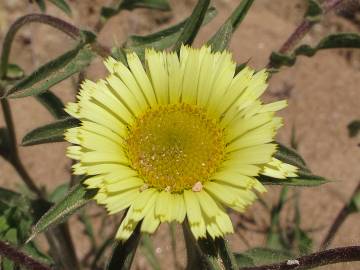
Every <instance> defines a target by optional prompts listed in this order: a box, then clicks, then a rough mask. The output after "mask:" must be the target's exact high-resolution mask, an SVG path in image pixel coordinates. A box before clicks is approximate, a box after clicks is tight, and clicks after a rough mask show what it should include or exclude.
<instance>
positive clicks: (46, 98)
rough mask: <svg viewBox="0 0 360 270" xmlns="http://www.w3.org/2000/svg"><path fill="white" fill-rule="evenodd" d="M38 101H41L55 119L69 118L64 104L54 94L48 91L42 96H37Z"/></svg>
mask: <svg viewBox="0 0 360 270" xmlns="http://www.w3.org/2000/svg"><path fill="white" fill-rule="evenodd" d="M35 98H36V100H37V101H39V102H40V103H41V104H42V105H43V106H44V107H45V108H46V109H47V110H48V111H49V112H50V114H51V115H52V116H53V117H54V118H55V119H61V118H65V117H67V116H68V114H67V113H66V112H65V111H64V104H63V103H62V101H61V99H60V98H58V97H57V96H56V95H55V94H54V93H53V92H51V91H47V92H44V93H42V94H40V95H37V96H35Z"/></svg>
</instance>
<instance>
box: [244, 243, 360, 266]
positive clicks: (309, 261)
mask: <svg viewBox="0 0 360 270" xmlns="http://www.w3.org/2000/svg"><path fill="white" fill-rule="evenodd" d="M354 261H360V246H349V247H342V248H335V249H329V250H325V251H320V252H317V253H313V254H310V255H306V256H303V257H299V258H297V259H295V260H286V261H283V262H280V263H277V264H269V265H261V266H254V267H243V268H240V269H241V270H300V269H309V268H314V267H319V266H323V265H329V264H334V263H340V262H354Z"/></svg>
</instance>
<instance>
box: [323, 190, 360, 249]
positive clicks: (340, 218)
mask: <svg viewBox="0 0 360 270" xmlns="http://www.w3.org/2000/svg"><path fill="white" fill-rule="evenodd" d="M359 191H360V183H359V184H358V185H357V186H356V188H355V190H354V192H353V194H352V196H351V198H350V201H351V200H352V198H353V197H354V196H355V195H356V194H357V193H358V192H359ZM352 213H353V211H352V209H351V208H350V207H349V203H346V204H345V205H344V207H343V208H342V209H341V210H340V212H339V213H338V215H337V216H336V218H335V220H334V223H333V224H332V225H331V227H330V229H329V231H328V233H327V235H326V236H325V238H324V240H323V242H322V243H321V245H320V250H325V249H326V248H328V246H329V245H330V244H331V242H332V240H333V239H334V236H335V235H336V233H337V231H338V230H339V228H340V227H341V225H342V224H343V223H344V221H345V220H346V218H347V217H348V216H349V215H350V214H352Z"/></svg>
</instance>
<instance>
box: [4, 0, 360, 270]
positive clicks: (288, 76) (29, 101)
mask: <svg viewBox="0 0 360 270" xmlns="http://www.w3.org/2000/svg"><path fill="white" fill-rule="evenodd" d="M30 2H31V1H30ZM30 2H29V1H25V0H2V1H0V43H2V42H3V38H4V36H5V33H6V31H7V30H8V28H9V26H10V25H11V23H13V22H14V21H15V20H16V19H17V18H18V17H20V16H23V15H25V14H28V13H34V12H40V10H39V8H38V6H37V5H36V4H33V3H30ZM169 2H170V6H171V9H172V10H171V11H166V12H162V11H156V10H145V9H137V10H134V11H131V12H130V11H123V12H121V14H119V15H117V16H115V17H113V18H111V19H110V20H109V21H108V23H107V24H106V25H105V26H104V28H103V29H102V31H101V32H100V35H99V41H100V42H101V43H102V44H104V45H106V46H108V47H112V46H115V45H121V44H122V43H123V42H125V41H126V39H127V37H128V36H129V35H131V34H138V35H144V34H148V33H151V32H155V31H158V30H160V29H162V28H165V27H167V26H169V25H172V24H174V23H176V22H179V21H181V20H183V19H184V18H186V17H187V16H189V14H190V13H191V10H192V8H193V7H194V5H195V4H196V1H195V0H184V1H176V0H170V1H169ZM238 2H239V1H237V0H215V1H213V6H215V7H216V9H217V11H218V15H217V16H216V17H215V18H214V19H213V20H212V21H211V23H209V24H207V25H206V26H204V27H203V28H202V30H201V32H200V34H199V36H198V38H197V39H196V42H195V46H200V45H201V44H203V42H204V41H206V40H207V39H208V38H209V37H211V36H212V35H213V33H214V32H215V31H216V29H217V28H218V27H219V26H220V25H221V24H222V23H223V22H224V21H225V19H226V18H227V17H228V16H229V14H230V13H231V12H232V10H233V9H234V8H235V6H236V5H237V4H238ZM110 3H111V1H106V0H91V1H90V0H82V1H76V0H68V4H69V5H70V6H71V9H72V16H71V17H69V16H67V15H66V14H64V12H62V11H61V10H59V9H58V8H56V7H55V6H53V5H48V6H47V14H50V15H54V16H56V17H59V18H62V19H64V20H66V21H69V22H71V23H73V24H75V25H77V26H78V27H80V28H83V29H88V30H93V29H94V27H95V25H96V24H97V23H98V19H99V12H100V8H101V7H102V6H106V5H109V4H110ZM305 9H306V1H305V0H256V1H255V3H254V5H253V6H252V8H251V9H250V11H249V12H248V14H247V17H246V18H245V20H244V22H243V23H242V24H241V26H240V27H239V29H238V30H237V32H236V33H235V34H234V35H233V38H232V41H231V46H230V50H231V51H232V52H233V54H234V58H235V60H236V62H238V63H242V62H245V61H248V60H249V65H250V66H252V67H254V68H256V69H261V68H263V67H265V66H266V64H267V63H268V60H269V55H270V53H271V52H272V51H276V50H278V49H279V48H280V46H281V45H282V43H283V42H284V41H285V40H286V39H287V38H288V36H289V35H290V34H291V33H292V32H293V30H294V29H295V27H296V26H297V25H298V24H299V23H300V21H301V20H302V18H303V14H304V12H305ZM359 29H360V4H359V1H349V3H348V6H347V8H346V9H340V10H337V11H336V12H332V13H330V14H328V15H327V16H326V17H325V18H324V19H323V20H322V21H321V23H319V24H317V25H315V26H314V27H313V29H312V30H311V31H310V33H309V34H308V35H307V36H306V37H305V38H304V40H303V41H302V42H301V43H306V44H310V45H311V44H316V43H317V42H318V41H319V40H320V39H321V38H322V37H324V36H326V35H327V34H329V33H334V32H359ZM74 44H75V43H74V41H73V40H71V39H70V38H69V37H67V36H65V35H64V34H62V33H60V32H58V31H56V30H54V29H51V28H49V27H47V26H44V25H39V24H34V25H30V26H28V27H26V28H24V29H23V30H21V32H20V33H19V34H18V35H17V36H16V40H15V42H14V46H13V49H12V52H11V57H10V62H11V63H16V64H18V65H19V66H21V67H22V68H23V69H24V70H25V71H26V73H27V74H28V73H30V72H31V71H33V70H34V69H36V68H37V67H38V66H39V65H41V64H43V63H46V62H47V61H48V60H50V59H52V58H54V57H56V56H58V55H60V54H62V53H63V52H65V51H66V50H68V49H70V48H72V47H73V46H74ZM359 71H360V50H324V51H320V52H318V53H317V54H316V55H315V56H314V57H312V58H307V57H298V59H297V62H296V64H295V65H294V66H293V67H291V68H286V67H285V68H283V69H282V70H281V72H279V73H277V74H275V75H274V76H273V78H272V79H271V81H270V86H269V88H268V90H267V92H266V94H265V96H264V100H265V101H273V100H280V99H288V100H289V106H288V108H287V109H285V110H283V111H282V112H281V116H283V117H284V118H285V121H284V122H285V126H284V127H283V128H282V129H281V131H280V133H279V137H278V141H280V142H282V143H283V144H285V145H291V141H293V143H292V146H295V145H294V142H295V144H296V145H297V149H298V151H299V153H300V154H301V155H302V156H303V157H304V159H305V161H306V162H307V164H308V166H309V167H310V168H311V170H312V171H313V172H314V173H315V174H317V175H321V176H324V177H326V178H328V179H331V180H334V182H331V183H329V184H326V185H322V186H320V187H312V188H290V190H289V195H288V196H289V202H288V203H286V204H285V206H284V209H282V212H281V219H280V222H281V224H282V225H283V227H284V228H287V226H291V225H289V224H291V220H292V217H293V216H294V211H295V210H294V209H295V208H294V206H293V205H294V201H295V199H294V198H295V197H296V198H298V205H299V208H300V213H301V227H302V229H303V230H305V231H306V232H307V233H308V235H309V236H310V237H311V238H312V239H313V243H312V246H313V250H314V251H315V250H317V248H318V246H319V244H320V242H321V241H322V239H323V238H324V236H325V234H326V233H327V230H328V229H329V226H330V225H331V224H332V222H333V220H334V218H335V217H336V215H337V214H338V212H339V211H340V209H341V208H342V207H343V205H344V204H345V202H346V201H347V200H348V199H349V197H350V196H351V195H352V192H353V190H354V189H355V187H356V186H357V184H358V183H359V181H360V180H359V179H360V166H359V161H360V149H359V145H358V144H359V142H360V137H357V138H356V137H355V138H350V137H349V135H348V130H347V125H348V124H349V122H351V121H352V120H355V119H360V107H359V104H360V88H359V85H360V72H359ZM104 74H105V70H104V67H103V65H102V63H101V59H97V60H96V61H94V62H93V63H92V64H91V66H90V67H89V69H88V70H87V72H86V77H87V78H89V79H97V78H100V77H103V76H104ZM76 87H77V77H74V78H70V79H68V80H66V81H64V82H62V83H60V84H58V85H57V86H56V87H54V88H53V89H52V90H53V91H54V93H56V94H57V95H58V96H59V97H61V99H62V100H63V101H64V102H67V101H70V100H73V99H74V93H75V91H76ZM10 103H11V106H12V111H13V116H14V119H15V122H16V131H17V136H18V142H21V139H22V138H23V136H24V135H25V134H26V133H27V132H28V131H30V130H32V129H34V128H35V127H38V126H41V125H43V124H46V123H50V122H51V121H53V119H52V117H51V115H49V113H48V112H47V111H46V110H45V109H44V108H43V107H42V106H41V105H40V104H39V103H38V102H36V101H35V99H33V98H31V97H29V98H23V99H12V100H10ZM3 125H4V122H3V119H0V126H3ZM66 146H67V144H66V143H56V144H43V145H38V146H30V147H20V154H21V157H22V159H23V161H24V163H25V166H26V168H27V169H28V171H29V172H30V174H31V176H32V177H33V178H34V179H35V180H36V182H37V184H38V185H42V186H44V187H46V189H47V190H49V191H52V190H54V189H55V188H56V187H57V186H58V185H60V184H62V183H65V182H67V181H68V179H69V172H70V170H71V162H70V160H69V159H68V158H66V157H65V148H66ZM0 186H3V187H6V188H10V189H15V190H18V189H19V188H20V189H24V187H23V184H22V182H21V180H20V179H19V176H18V175H17V174H16V172H15V171H14V170H13V168H12V167H11V166H10V165H9V164H8V163H7V162H6V161H5V160H3V159H1V158H0ZM279 193H280V188H278V187H271V188H269V192H267V193H266V194H264V195H263V197H262V200H263V201H264V202H265V203H266V204H267V205H269V206H270V207H271V205H276V204H277V202H278V198H279ZM88 208H93V209H90V210H89V212H91V213H94V218H93V219H91V222H93V223H94V224H96V226H97V227H99V228H100V229H101V230H104V231H106V230H110V231H111V228H110V229H109V228H108V227H106V226H110V227H111V226H113V225H111V224H107V223H106V224H101V222H100V220H97V219H96V213H97V211H101V210H99V209H98V208H97V207H96V206H95V205H91V207H88ZM233 217H234V224H235V226H236V223H238V222H239V227H238V229H237V233H236V234H234V235H233V236H231V237H230V238H229V239H230V241H231V242H230V243H231V246H232V248H233V250H235V251H238V252H241V251H243V250H246V249H249V248H250V247H258V246H264V245H265V241H266V237H267V234H266V230H267V229H266V228H267V226H269V222H270V220H269V213H268V212H267V210H266V209H265V207H264V206H263V204H261V203H256V204H254V206H252V207H251V208H250V209H248V211H247V212H246V213H245V215H244V217H239V215H233ZM246 219H248V222H247V225H246V226H245V225H243V222H242V221H243V220H246ZM114 220H116V217H115V218H114ZM117 220H118V219H117ZM108 223H112V224H113V223H116V222H113V221H112V219H111V221H109V222H108ZM70 224H71V226H70V228H71V232H72V234H73V236H74V241H75V245H76V246H77V255H78V256H79V258H84V257H85V256H87V255H88V252H89V246H90V244H89V241H88V240H87V238H85V237H83V236H82V233H83V230H84V228H83V226H82V225H81V224H80V222H79V221H78V218H77V217H75V216H73V217H72V218H71V222H70ZM359 224H360V217H359V214H354V215H351V216H350V217H349V218H348V219H347V220H346V221H345V223H344V224H343V226H342V227H341V228H340V230H339V232H338V233H337V235H336V236H335V238H334V241H333V242H332V244H331V247H340V246H347V245H355V244H359V241H360V226H359ZM101 226H104V227H103V228H102V227H101ZM177 232H178V235H179V236H178V237H179V238H182V236H181V233H180V228H177ZM183 247H184V246H183V243H182V241H178V242H177V249H178V251H179V255H178V258H177V259H178V260H179V264H180V265H182V264H183V263H184V256H185V254H184V249H183ZM154 248H155V252H156V255H157V257H158V258H159V260H160V262H161V265H162V266H163V268H164V269H173V268H174V257H173V256H172V255H171V240H170V237H169V234H168V232H167V230H165V229H162V228H160V230H159V231H158V233H157V235H156V236H155V237H154ZM148 267H149V266H148V262H147V260H146V258H144V256H143V255H141V252H140V253H139V254H138V257H137V259H136V261H135V263H134V269H147V268H148ZM326 269H360V263H351V264H343V265H337V266H327V267H326Z"/></svg>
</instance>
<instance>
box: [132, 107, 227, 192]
mask: <svg viewBox="0 0 360 270" xmlns="http://www.w3.org/2000/svg"><path fill="white" fill-rule="evenodd" d="M126 143H127V151H128V155H129V158H130V160H131V163H132V166H133V167H134V168H135V169H136V170H138V172H139V173H140V175H142V176H143V177H144V180H145V182H146V184H148V185H149V186H150V187H156V188H158V189H165V190H168V191H171V192H179V191H182V190H184V189H191V188H192V187H193V186H194V185H195V184H196V183H198V182H205V181H207V180H208V178H209V177H210V176H211V175H212V174H213V173H214V171H215V170H216V169H217V167H218V165H219V164H220V163H221V161H222V158H223V155H224V141H223V132H222V130H221V129H220V127H219V125H218V123H217V122H216V121H215V120H212V119H209V118H208V117H207V115H206V113H205V112H204V110H202V109H200V108H199V107H197V106H194V105H187V104H177V105H166V106H160V107H158V108H156V109H150V110H148V111H147V112H146V113H144V114H143V115H142V116H141V117H139V119H138V120H137V121H136V123H135V124H134V125H133V126H132V127H131V129H130V132H129V136H128V138H127V140H126Z"/></svg>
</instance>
